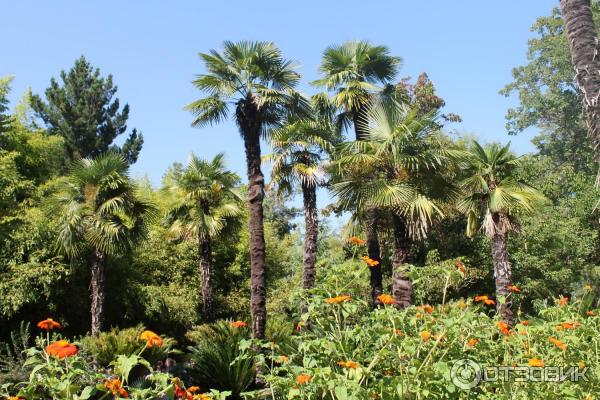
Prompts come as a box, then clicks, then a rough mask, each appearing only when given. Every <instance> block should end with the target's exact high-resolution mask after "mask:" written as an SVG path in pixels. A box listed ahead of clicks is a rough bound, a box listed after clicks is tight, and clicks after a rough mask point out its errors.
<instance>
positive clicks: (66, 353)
mask: <svg viewBox="0 0 600 400" xmlns="http://www.w3.org/2000/svg"><path fill="white" fill-rule="evenodd" d="M78 351H79V350H78V349H77V346H75V345H74V344H70V343H69V342H67V341H66V340H59V341H58V342H54V343H52V344H50V345H48V346H46V353H48V355H50V356H52V357H57V358H59V359H63V358H65V357H71V356H74V355H75V354H77V352H78Z"/></svg>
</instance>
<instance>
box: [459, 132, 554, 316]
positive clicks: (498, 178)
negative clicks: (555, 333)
mask: <svg viewBox="0 0 600 400" xmlns="http://www.w3.org/2000/svg"><path fill="white" fill-rule="evenodd" d="M509 146H510V143H509V144H507V145H506V146H500V145H498V144H492V145H488V146H485V147H482V146H481V145H480V144H479V143H477V142H476V141H473V144H472V146H471V147H470V148H469V149H468V151H469V166H468V169H467V171H466V172H467V174H468V175H467V178H465V179H464V180H463V182H462V189H463V193H464V194H463V196H462V198H461V199H460V201H459V202H458V208H459V209H460V210H461V211H462V212H464V213H465V214H466V215H467V217H468V221H467V236H469V237H472V236H474V235H475V233H476V232H477V230H478V229H479V227H481V228H482V229H483V231H484V232H485V234H486V235H487V236H488V237H489V238H490V239H491V245H492V260H493V264H494V277H495V281H496V296H497V299H498V301H497V303H498V304H497V307H498V312H499V313H500V315H501V316H502V319H503V320H504V321H505V322H506V323H507V324H509V325H510V324H512V323H513V322H514V321H513V312H512V309H511V306H512V302H511V299H510V289H509V288H510V286H512V266H511V263H510V259H509V254H508V249H507V244H508V235H509V233H510V232H516V231H518V229H519V225H518V223H517V216H518V214H519V213H524V212H533V211H535V209H536V205H538V204H540V202H542V201H543V200H544V196H543V195H542V194H541V193H540V192H538V191H537V190H536V189H534V188H532V187H531V186H529V185H528V184H527V183H525V182H522V181H519V180H517V178H516V176H515V168H516V167H517V166H518V165H519V159H517V158H516V157H515V156H514V155H513V154H512V153H511V152H510V150H509Z"/></svg>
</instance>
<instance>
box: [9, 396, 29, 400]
mask: <svg viewBox="0 0 600 400" xmlns="http://www.w3.org/2000/svg"><path fill="white" fill-rule="evenodd" d="M7 400H25V399H24V398H23V397H19V396H10V397H7Z"/></svg>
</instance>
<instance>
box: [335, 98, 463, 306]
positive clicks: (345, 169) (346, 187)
mask: <svg viewBox="0 0 600 400" xmlns="http://www.w3.org/2000/svg"><path fill="white" fill-rule="evenodd" d="M360 123H361V129H362V130H363V131H364V137H363V140H359V141H354V142H349V143H346V144H344V145H343V146H342V147H341V148H340V151H339V157H338V158H337V159H336V161H335V164H334V165H335V168H334V171H335V172H336V173H337V174H339V175H338V178H337V181H336V183H335V184H334V185H333V192H334V194H335V195H337V196H338V198H339V201H340V203H341V206H342V207H343V208H345V209H351V208H353V207H356V208H357V209H358V210H359V212H360V210H369V209H378V210H379V211H380V212H382V213H387V218H386V219H387V220H388V221H390V225H391V226H390V228H391V231H392V234H393V243H394V250H393V255H392V266H393V287H392V292H393V295H394V298H395V301H396V305H397V306H398V307H400V308H404V307H406V306H408V305H409V304H410V303H411V297H412V284H411V282H410V280H409V279H408V277H407V276H406V275H405V273H404V271H403V268H404V264H405V263H406V262H407V261H408V260H409V256H410V246H411V243H412V241H413V240H415V239H421V238H424V237H425V236H426V234H427V231H428V229H429V227H430V226H431V223H432V222H433V220H434V219H435V218H436V217H440V216H441V215H442V211H441V205H442V204H443V202H444V201H446V200H448V199H449V198H450V197H451V195H452V193H454V190H453V189H452V184H451V175H450V171H451V170H452V164H453V160H454V158H455V157H456V156H457V154H455V153H454V152H453V150H451V149H449V147H448V143H446V142H445V140H444V138H443V137H442V136H441V134H440V133H439V131H438V129H439V124H437V123H436V116H435V115H434V114H430V115H425V116H423V115H421V114H420V113H418V111H417V110H415V109H414V108H410V107H409V106H408V105H406V104H400V103H398V102H396V101H393V100H390V101H386V102H378V103H376V104H374V105H373V106H372V107H370V108H369V109H368V110H367V111H366V112H365V117H364V118H363V119H362V120H361V122H360ZM359 216H360V214H359Z"/></svg>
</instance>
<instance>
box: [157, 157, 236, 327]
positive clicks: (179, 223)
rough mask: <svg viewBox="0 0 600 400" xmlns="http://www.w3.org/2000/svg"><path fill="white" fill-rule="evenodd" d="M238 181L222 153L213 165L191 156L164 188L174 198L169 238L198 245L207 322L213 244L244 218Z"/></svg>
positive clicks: (210, 318)
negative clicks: (172, 237)
mask: <svg viewBox="0 0 600 400" xmlns="http://www.w3.org/2000/svg"><path fill="white" fill-rule="evenodd" d="M239 179H240V178H239V177H238V176H237V175H236V174H235V173H233V172H231V171H228V170H227V169H226V168H225V163H224V154H223V153H220V154H217V155H216V156H215V157H214V158H213V159H212V160H210V161H207V160H202V159H199V158H198V157H196V156H195V155H193V154H192V155H191V156H190V160H189V162H188V164H187V166H186V168H185V169H183V170H182V171H181V172H180V173H177V174H175V176H174V179H173V182H172V184H171V185H169V186H167V187H166V188H165V189H166V190H168V191H169V192H170V194H171V195H172V196H173V198H174V201H173V203H172V204H171V206H170V207H169V210H168V212H167V218H166V220H167V223H168V224H169V225H170V230H169V231H170V234H171V235H173V236H174V237H175V238H180V239H183V240H188V241H193V242H196V241H197V243H198V259H199V265H200V280H201V290H200V291H201V293H202V311H203V315H204V317H205V318H206V319H207V320H208V321H210V320H212V318H213V315H214V314H213V307H212V292H213V285H212V269H213V267H212V266H213V255H212V248H213V241H215V240H217V239H219V237H220V236H222V235H223V234H224V233H226V232H227V231H226V228H229V227H231V226H232V225H234V224H235V222H236V221H237V220H239V218H240V216H241V215H242V210H241V209H240V204H239V203H240V201H241V196H240V195H239V194H238V192H237V191H236V190H235V188H236V185H237V184H238V183H239Z"/></svg>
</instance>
